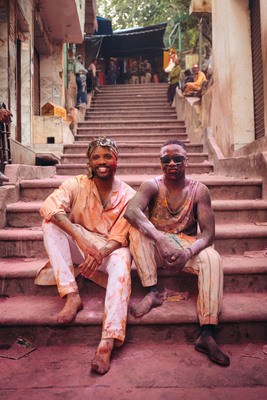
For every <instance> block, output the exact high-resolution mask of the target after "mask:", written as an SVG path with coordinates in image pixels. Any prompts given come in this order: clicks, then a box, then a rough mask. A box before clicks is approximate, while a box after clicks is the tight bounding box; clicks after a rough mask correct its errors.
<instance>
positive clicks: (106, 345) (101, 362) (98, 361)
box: [91, 339, 114, 375]
mask: <svg viewBox="0 0 267 400" xmlns="http://www.w3.org/2000/svg"><path fill="white" fill-rule="evenodd" d="M113 346H114V339H102V340H101V342H100V343H99V345H98V348H97V350H96V353H95V356H94V358H93V359H92V361H91V367H92V369H93V370H94V371H96V372H98V373H99V374H101V375H104V374H106V373H107V372H108V370H109V368H110V357H111V352H112V350H113Z"/></svg>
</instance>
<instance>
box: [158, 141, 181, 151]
mask: <svg viewBox="0 0 267 400" xmlns="http://www.w3.org/2000/svg"><path fill="white" fill-rule="evenodd" d="M170 144H177V145H178V146H181V147H182V148H183V149H184V150H185V151H186V145H185V144H184V142H181V141H180V140H177V139H170V140H167V141H166V142H165V143H163V145H162V146H161V148H160V150H162V149H163V147H166V146H169V145H170Z"/></svg>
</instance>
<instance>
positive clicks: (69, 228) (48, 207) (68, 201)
mask: <svg viewBox="0 0 267 400" xmlns="http://www.w3.org/2000/svg"><path fill="white" fill-rule="evenodd" d="M87 156H88V160H89V162H88V175H79V176H76V177H73V178H70V179H68V180H66V181H65V182H63V183H62V185H61V186H60V187H59V189H57V190H55V191H54V192H53V193H52V194H51V195H50V196H49V197H48V198H47V199H46V200H45V202H44V203H43V205H42V207H41V210H40V214H41V216H42V217H43V218H44V221H43V232H44V245H45V249H46V251H47V254H48V257H49V263H47V265H46V266H45V267H44V269H42V270H41V271H40V272H39V275H38V276H37V278H36V281H35V283H36V284H41V285H47V284H51V282H49V280H50V278H49V269H50V270H51V267H52V269H53V274H52V277H53V278H54V279H52V280H54V283H56V284H57V288H58V291H59V294H60V296H61V297H65V296H66V303H65V306H64V307H63V309H62V310H61V311H60V313H59V314H58V315H57V321H58V323H59V324H68V323H70V322H71V321H73V320H74V319H75V317H76V314H77V313H78V312H79V311H80V310H82V308H83V303H82V299H81V297H80V295H79V291H78V286H77V283H76V280H75V277H76V276H77V275H78V274H79V273H81V275H82V276H83V277H85V278H88V279H91V280H94V281H95V282H96V283H100V284H102V286H105V283H106V297H105V309H104V320H103V329H102V337H101V341H100V344H99V346H98V348H97V350H96V354H95V357H94V359H93V360H92V362H91V366H92V368H93V369H94V370H95V371H96V372H98V373H100V374H104V373H106V372H107V371H108V370H109V368H110V357H111V352H112V349H113V347H114V345H115V346H118V345H121V344H122V343H123V342H124V339H125V329H126V320H127V308H128V303H129V298H130V292H131V278H130V266H131V256H130V251H129V249H128V247H127V246H128V242H127V236H128V231H129V227H130V225H129V223H128V222H127V221H126V220H125V219H124V218H123V214H124V211H125V208H126V206H127V204H128V202H129V200H130V198H132V197H133V195H134V193H135V191H134V190H133V189H132V188H130V187H129V186H128V185H127V184H125V183H124V182H122V181H120V180H119V179H117V178H116V177H115V172H116V167H117V156H118V149H117V145H116V143H115V142H114V141H113V140H112V139H108V138H105V137H100V138H98V139H94V140H93V141H92V142H91V143H90V144H89V147H88V150H87ZM68 210H70V215H69V218H68V217H67V215H66V212H67V211H68ZM75 265H78V268H75V267H74V266H75ZM106 274H107V275H106ZM50 277H51V273H50ZM104 277H106V279H103V278H104ZM105 280H106V281H107V282H104V283H103V281H105ZM52 283H53V282H52Z"/></svg>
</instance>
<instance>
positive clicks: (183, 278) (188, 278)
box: [0, 252, 267, 297]
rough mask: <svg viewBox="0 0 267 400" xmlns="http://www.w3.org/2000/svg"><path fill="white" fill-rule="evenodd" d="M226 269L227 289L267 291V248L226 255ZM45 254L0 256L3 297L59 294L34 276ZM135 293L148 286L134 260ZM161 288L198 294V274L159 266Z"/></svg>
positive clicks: (85, 283)
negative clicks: (265, 254) (143, 283)
mask: <svg viewBox="0 0 267 400" xmlns="http://www.w3.org/2000/svg"><path fill="white" fill-rule="evenodd" d="M221 258H222V265H223V269H224V293H231V292H232V293H245V292H250V293H256V292H258V293H260V292H266V291H267V264H266V256H264V253H263V252H248V253H246V254H245V256H244V255H234V256H233V255H222V257H221ZM46 261H47V259H41V258H2V259H0V282H1V292H0V296H1V297H11V296H20V295H23V296H57V295H58V292H57V288H56V286H38V285H35V284H34V279H35V277H36V275H37V273H38V271H39V270H40V268H41V267H43V266H44V265H45V263H46ZM131 276H132V279H131V280H132V293H133V294H135V295H138V296H139V295H142V293H143V291H144V289H143V288H142V285H141V283H140V278H139V277H138V274H137V271H136V269H135V266H134V264H133V266H132V271H131ZM158 278H159V279H158V289H159V291H160V292H164V291H165V292H166V293H167V292H168V293H171V292H172V291H176V292H186V291H187V292H189V293H190V295H193V294H197V276H195V275H194V276H192V275H191V274H187V273H184V272H175V271H173V270H172V269H163V268H159V269H158ZM76 279H77V283H78V286H79V292H80V293H81V294H90V293H94V294H98V293H99V292H101V291H102V288H101V287H100V286H98V285H96V284H94V283H93V282H91V281H90V280H88V279H85V278H83V277H82V276H78V277H77V278H76Z"/></svg>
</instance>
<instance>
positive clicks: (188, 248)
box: [186, 247, 193, 260]
mask: <svg viewBox="0 0 267 400" xmlns="http://www.w3.org/2000/svg"><path fill="white" fill-rule="evenodd" d="M186 250H189V251H190V257H189V260H190V259H191V258H192V257H193V252H192V249H190V247H187V249H186Z"/></svg>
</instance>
